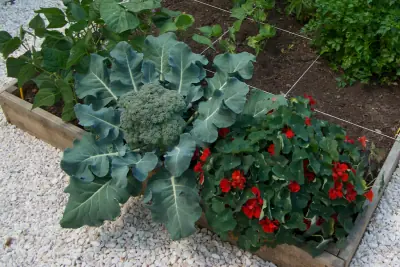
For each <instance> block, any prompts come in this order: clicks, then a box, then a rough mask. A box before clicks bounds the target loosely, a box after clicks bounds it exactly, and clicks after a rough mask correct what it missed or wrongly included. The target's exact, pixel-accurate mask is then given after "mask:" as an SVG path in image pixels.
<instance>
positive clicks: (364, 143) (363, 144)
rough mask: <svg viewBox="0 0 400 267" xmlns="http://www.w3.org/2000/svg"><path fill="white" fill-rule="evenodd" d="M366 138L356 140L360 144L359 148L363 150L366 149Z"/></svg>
mask: <svg viewBox="0 0 400 267" xmlns="http://www.w3.org/2000/svg"><path fill="white" fill-rule="evenodd" d="M367 141H368V140H367V137H365V136H361V137H360V138H358V142H360V143H361V146H362V147H363V148H366V147H367Z"/></svg>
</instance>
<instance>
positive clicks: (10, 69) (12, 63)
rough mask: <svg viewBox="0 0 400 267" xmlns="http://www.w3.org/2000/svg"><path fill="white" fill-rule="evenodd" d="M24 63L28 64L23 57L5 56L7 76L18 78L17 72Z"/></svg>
mask: <svg viewBox="0 0 400 267" xmlns="http://www.w3.org/2000/svg"><path fill="white" fill-rule="evenodd" d="M0 45H1V44H0ZM26 64H28V62H27V61H26V59H25V58H23V57H18V58H14V57H9V58H7V61H6V67H7V76H8V77H14V78H18V75H19V72H20V71H21V69H22V68H23V67H24V66H25V65H26Z"/></svg>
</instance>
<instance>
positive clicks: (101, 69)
mask: <svg viewBox="0 0 400 267" xmlns="http://www.w3.org/2000/svg"><path fill="white" fill-rule="evenodd" d="M75 91H76V95H77V96H78V97H79V98H81V99H83V98H86V97H88V96H91V97H92V98H90V101H89V102H91V103H93V101H96V100H98V101H100V104H97V105H96V107H98V106H102V107H104V106H105V105H107V104H108V103H109V102H110V101H112V100H117V99H118V97H119V96H121V95H123V94H124V93H126V92H129V91H130V90H129V88H124V87H113V86H112V84H110V77H109V73H108V70H107V68H106V66H105V65H104V58H103V57H102V56H99V55H97V54H92V55H91V56H90V66H89V72H88V73H87V74H85V75H82V74H76V87H75Z"/></svg>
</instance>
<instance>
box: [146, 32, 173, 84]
mask: <svg viewBox="0 0 400 267" xmlns="http://www.w3.org/2000/svg"><path fill="white" fill-rule="evenodd" d="M144 43H145V46H144V51H143V54H144V58H145V59H147V60H151V61H153V62H154V64H155V69H156V71H157V72H158V73H159V74H160V80H161V81H164V75H165V74H166V73H168V72H169V70H170V66H169V65H168V56H169V50H170V49H171V48H172V47H173V46H174V45H176V44H177V43H178V41H177V40H176V35H175V34H174V33H171V32H169V33H164V34H162V35H160V36H158V37H154V36H148V37H147V38H146V40H145V41H144Z"/></svg>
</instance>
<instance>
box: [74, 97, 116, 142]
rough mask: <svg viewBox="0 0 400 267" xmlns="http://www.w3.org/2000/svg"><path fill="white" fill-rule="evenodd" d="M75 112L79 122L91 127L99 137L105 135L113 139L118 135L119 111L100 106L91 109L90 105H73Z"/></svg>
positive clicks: (104, 136) (101, 137) (102, 137)
mask: <svg viewBox="0 0 400 267" xmlns="http://www.w3.org/2000/svg"><path fill="white" fill-rule="evenodd" d="M74 109H75V114H76V117H77V118H78V120H79V124H80V125H82V126H85V127H91V129H92V130H93V132H94V133H96V134H98V135H99V136H100V139H104V138H106V137H109V138H111V140H114V139H116V138H117V137H118V135H119V132H120V131H119V123H120V116H121V112H120V111H119V110H116V109H114V108H102V109H100V110H97V111H95V110H93V107H92V105H89V106H88V105H82V104H76V105H75V108H74Z"/></svg>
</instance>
